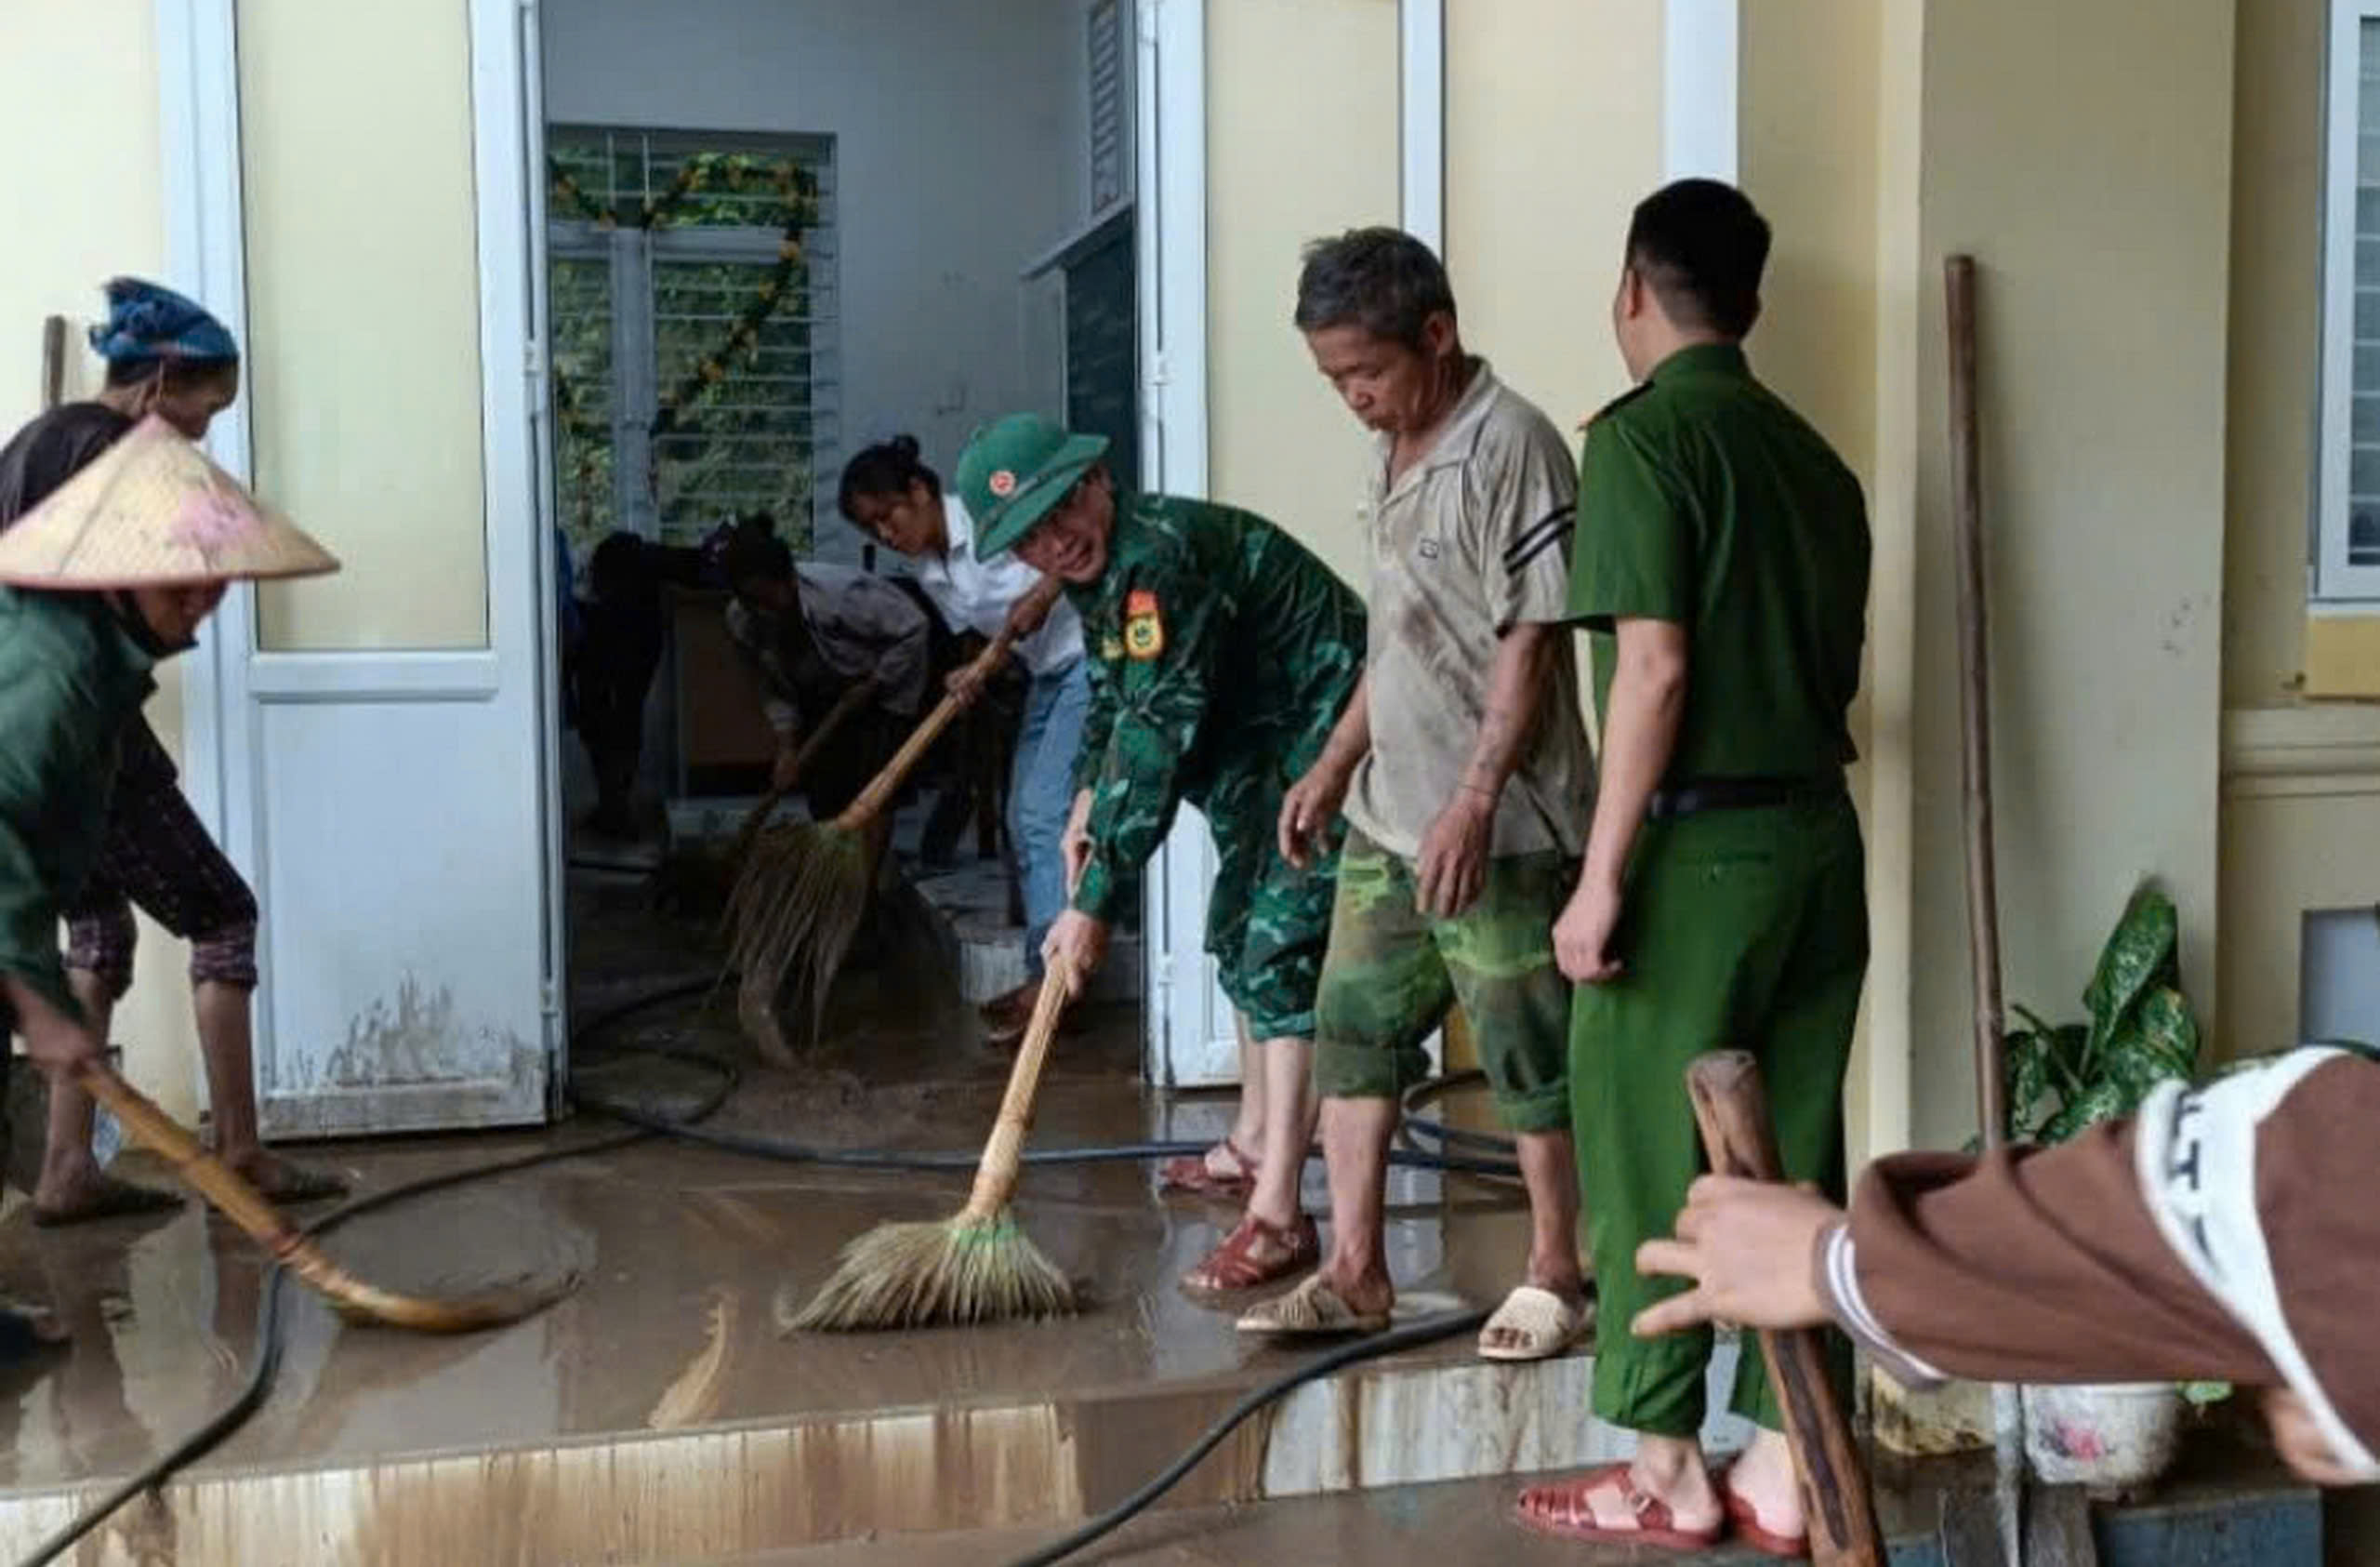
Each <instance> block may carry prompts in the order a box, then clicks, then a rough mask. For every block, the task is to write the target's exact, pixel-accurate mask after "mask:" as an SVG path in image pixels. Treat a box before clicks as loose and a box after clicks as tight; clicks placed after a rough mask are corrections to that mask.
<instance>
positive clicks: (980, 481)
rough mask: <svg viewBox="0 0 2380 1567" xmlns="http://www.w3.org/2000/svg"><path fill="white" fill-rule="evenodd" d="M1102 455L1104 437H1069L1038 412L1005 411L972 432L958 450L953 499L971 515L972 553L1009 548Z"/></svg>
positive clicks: (1048, 510) (1030, 528)
mask: <svg viewBox="0 0 2380 1567" xmlns="http://www.w3.org/2000/svg"><path fill="white" fill-rule="evenodd" d="M1106 455H1107V437H1105V436H1104V435H1069V434H1068V433H1066V432H1065V430H1064V428H1063V427H1062V426H1060V425H1059V424H1058V423H1057V422H1056V421H1054V420H1052V419H1046V418H1042V417H1041V416H1040V415H1038V414H1011V415H1009V416H1008V417H1007V418H998V419H994V420H993V421H992V422H991V423H989V424H987V425H985V426H984V427H983V428H982V429H981V430H978V431H977V432H975V433H974V436H973V438H972V439H971V440H970V441H969V442H968V443H967V449H966V450H965V451H963V452H961V453H959V499H960V500H961V501H963V502H965V504H966V507H967V512H968V515H970V516H972V517H973V518H974V519H975V553H976V554H977V555H979V556H985V557H988V556H992V555H997V554H1000V553H1002V552H1003V551H1009V550H1012V549H1014V548H1015V547H1016V546H1017V544H1018V542H1019V541H1020V540H1022V539H1023V538H1025V535H1026V534H1028V533H1031V532H1032V531H1033V525H1034V524H1036V523H1038V522H1039V521H1040V520H1041V519H1042V518H1043V517H1046V516H1048V515H1049V514H1050V509H1051V507H1053V506H1055V505H1057V504H1058V502H1059V501H1061V500H1064V498H1065V497H1066V492H1067V491H1068V490H1070V489H1072V488H1073V487H1074V483H1075V481H1076V480H1077V479H1079V478H1081V477H1082V476H1083V473H1084V472H1085V471H1087V470H1088V469H1089V468H1090V467H1091V464H1092V463H1094V462H1097V461H1098V460H1099V459H1100V458H1103V457H1104V456H1106Z"/></svg>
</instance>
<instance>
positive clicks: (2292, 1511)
mask: <svg viewBox="0 0 2380 1567" xmlns="http://www.w3.org/2000/svg"><path fill="white" fill-rule="evenodd" d="M1527 1483H1528V1482H1527V1481H1526V1480H1525V1479H1522V1478H1518V1477H1511V1476H1492V1477H1486V1478H1478V1479H1472V1480H1462V1481H1450V1482H1447V1483H1442V1484H1435V1485H1404V1486H1393V1487H1386V1488H1382V1489H1375V1490H1369V1491H1358V1492H1342V1493H1338V1494H1330V1495H1321V1496H1308V1497H1301V1498H1296V1499H1291V1500H1278V1501H1265V1502H1256V1503H1248V1504H1241V1505H1236V1506H1223V1507H1195V1508H1183V1509H1178V1510H1174V1511H1169V1512H1156V1513H1151V1514H1147V1515H1144V1516H1143V1517H1142V1518H1140V1519H1138V1520H1135V1521H1133V1522H1131V1523H1129V1524H1127V1525H1125V1526H1124V1528H1122V1529H1121V1530H1119V1531H1118V1532H1117V1533H1116V1534H1112V1535H1110V1536H1108V1537H1107V1538H1106V1539H1104V1540H1102V1541H1099V1542H1097V1543H1096V1544H1094V1545H1091V1546H1089V1547H1085V1548H1084V1549H1083V1550H1082V1551H1081V1552H1079V1553H1078V1555H1076V1556H1075V1557H1073V1558H1071V1559H1069V1560H1072V1561H1075V1562H1079V1563H1082V1564H1083V1567H1128V1564H1138V1563H1149V1564H1156V1563H1164V1564H1166V1567H1276V1564H1277V1567H1312V1564H1314V1563H1316V1562H1358V1561H1398V1562H1443V1563H1448V1564H1449V1567H1452V1564H1455V1563H1466V1564H1467V1563H1471V1562H1490V1561H1492V1562H1496V1563H1498V1564H1499V1567H1623V1564H1626V1563H1632V1562H1643V1561H1644V1560H1646V1553H1644V1552H1641V1551H1633V1550H1630V1549H1627V1548H1624V1547H1592V1546H1583V1545H1580V1544H1576V1543H1573V1542H1570V1541H1567V1540H1557V1539H1549V1538H1547V1537H1545V1536H1543V1535H1540V1534H1534V1533H1531V1532H1530V1531H1528V1530H1526V1529H1524V1528H1522V1527H1520V1526H1519V1525H1518V1524H1517V1523H1516V1522H1515V1521H1514V1518H1513V1507H1514V1499H1515V1497H1516V1496H1517V1495H1518V1494H1519V1493H1520V1491H1521V1489H1522V1488H1523V1487H1524V1486H1525V1485H1526V1484H1527ZM1988 1483H1989V1473H1988V1466H1983V1465H1979V1464H1978V1463H1977V1461H1974V1460H1959V1459H1951V1460H1928V1461H1926V1462H1924V1463H1923V1464H1919V1465H1914V1466H1910V1467H1906V1468H1902V1469H1896V1470H1895V1471H1893V1472H1892V1473H1891V1474H1889V1475H1881V1476H1880V1478H1879V1494H1878V1507H1879V1509H1880V1512H1881V1514H1882V1516H1883V1520H1884V1528H1885V1533H1886V1534H1887V1536H1888V1538H1889V1541H1890V1546H1891V1555H1892V1560H1893V1562H1894V1567H1941V1562H1942V1554H1941V1550H1940V1547H1939V1544H1938V1542H1937V1539H1936V1538H1935V1534H1936V1520H1937V1519H1938V1517H1939V1509H1940V1506H1941V1498H1942V1496H1943V1494H1944V1493H1945V1492H1946V1491H1947V1490H1950V1489H1954V1488H1956V1489H1971V1488H1975V1487H1977V1486H1982V1485H1988ZM2322 1523H2323V1514H2322V1506H2321V1496H2320V1494H2318V1493H2316V1492H2314V1491H2312V1490H2310V1489H2308V1488H2307V1487H2304V1486H2300V1485H2297V1484H2295V1483H2294V1481H2291V1480H2290V1479H2289V1478H2288V1477H2287V1476H2286V1475H2285V1474H2282V1473H2281V1472H2280V1471H2279V1470H2278V1469H2277V1468H2276V1467H2275V1466H2273V1465H2272V1463H2271V1462H2270V1460H2269V1458H2268V1456H2259V1455H2257V1454H2254V1453H2251V1452H2247V1451H2243V1450H2241V1449H2240V1448H2238V1447H2236V1446H2234V1445H2232V1444H2230V1443H2228V1442H2227V1441H2221V1440H2213V1441H2207V1442H2202V1443H2201V1444H2199V1445H2198V1447H2197V1449H2196V1451H2195V1452H2193V1453H2192V1454H2188V1455H2186V1456H2185V1459H2184V1461H2183V1464H2182V1466H2181V1467H2179V1468H2178V1469H2177V1470H2176V1472H2175V1477H2174V1478H2173V1480H2172V1481H2169V1483H2168V1484H2167V1485H2165V1486H2164V1487H2162V1489H2161V1494H2160V1495H2159V1496H2158V1497H2157V1499H2155V1500H2154V1501H2151V1502H2147V1503H2141V1504H2135V1505H2129V1506H2121V1507H2102V1508H2101V1509H2099V1511H2098V1512H2097V1514H2096V1519H2095V1525H2096V1526H2095V1534H2096V1542H2097V1545H2098V1549H2099V1560H2100V1561H2101V1562H2102V1563H2103V1564H2104V1567H2321V1562H2322V1560H2323V1555H2322V1550H2323V1531H2322ZM1055 1537H1056V1534H1055V1532H1053V1531H1051V1530H1046V1529H1045V1530H1033V1529H1006V1530H979V1531H974V1532H971V1533H966V1534H942V1535H917V1534H907V1535H897V1536H889V1537H879V1538H877V1539H873V1540H853V1541H846V1542H842V1543H840V1544H837V1545H832V1546H822V1547H811V1548H809V1549H803V1550H794V1551H783V1552H777V1553H774V1554H769V1555H761V1556H751V1557H745V1558H738V1559H734V1567H891V1564H893V1563H895V1562H898V1563H901V1564H902V1567H995V1564H997V1563H1000V1562H1009V1561H1014V1560H1018V1559H1020V1558H1022V1557H1024V1556H1025V1555H1026V1553H1028V1552H1031V1551H1033V1550H1036V1549H1038V1548H1039V1547H1043V1546H1045V1545H1047V1544H1049V1543H1050V1542H1051V1540H1052V1539H1054V1538H1055ZM1663 1560H1693V1561H1698V1562H1702V1563H1707V1564H1710V1567H1741V1564H1745V1563H1751V1562H1758V1561H1765V1560H1770V1559H1768V1558H1766V1557H1763V1556H1761V1555H1759V1554H1757V1553H1755V1552H1753V1551H1751V1550H1748V1549H1746V1548H1744V1547H1740V1546H1729V1545H1723V1546H1721V1547H1719V1548H1717V1549H1714V1550H1712V1551H1709V1552H1706V1553H1704V1554H1702V1555H1700V1556H1699V1557H1694V1558H1680V1557H1664V1558H1663ZM2359 1560H2360V1559H2359ZM721 1567H727V1564H725V1563H722V1564H721Z"/></svg>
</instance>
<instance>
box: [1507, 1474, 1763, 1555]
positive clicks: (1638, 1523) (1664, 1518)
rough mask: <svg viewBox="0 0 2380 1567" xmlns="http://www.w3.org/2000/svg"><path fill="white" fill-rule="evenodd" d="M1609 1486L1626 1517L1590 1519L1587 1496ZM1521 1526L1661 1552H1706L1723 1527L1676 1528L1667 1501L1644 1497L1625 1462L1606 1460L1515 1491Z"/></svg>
mask: <svg viewBox="0 0 2380 1567" xmlns="http://www.w3.org/2000/svg"><path fill="white" fill-rule="evenodd" d="M1606 1489H1609V1490H1611V1491H1613V1492H1615V1493H1616V1494H1618V1495H1619V1497H1620V1505H1621V1506H1622V1507H1626V1508H1627V1509H1628V1513H1629V1518H1630V1521H1629V1522H1627V1523H1624V1524H1606V1523H1598V1522H1596V1521H1595V1508H1594V1503H1593V1501H1592V1500H1591V1498H1592V1497H1593V1494H1595V1493H1596V1492H1598V1491H1602V1490H1606ZM1514 1510H1515V1511H1516V1512H1517V1513H1518V1515H1519V1518H1520V1521H1521V1525H1522V1527H1524V1528H1527V1529H1533V1530H1535V1531H1536V1532H1537V1533H1539V1534H1557V1535H1559V1536H1561V1537H1562V1538H1563V1539H1566V1540H1581V1541H1585V1542H1588V1543H1590V1544H1594V1545H1613V1546H1652V1547H1657V1548H1659V1549H1662V1550H1681V1551H1683V1550H1697V1551H1699V1550H1709V1549H1710V1548H1711V1547H1712V1546H1714V1545H1716V1544H1718V1543H1719V1537H1720V1535H1721V1534H1724V1533H1725V1532H1726V1531H1725V1529H1724V1527H1723V1526H1722V1525H1721V1524H1717V1523H1713V1524H1712V1525H1711V1526H1710V1527H1709V1528H1707V1529H1680V1528H1679V1527H1678V1526H1677V1519H1676V1516H1675V1515H1674V1514H1673V1513H1672V1512H1671V1511H1670V1505H1669V1504H1668V1503H1667V1502H1664V1501H1662V1500H1661V1499H1660V1498H1659V1497H1658V1496H1652V1495H1647V1494H1646V1492H1645V1490H1644V1488H1643V1487H1641V1486H1639V1485H1638V1484H1637V1483H1636V1477H1635V1475H1634V1474H1633V1472H1631V1470H1630V1467H1629V1466H1628V1465H1626V1464H1607V1465H1605V1466H1604V1467H1602V1468H1599V1469H1589V1470H1588V1471H1587V1472H1586V1473H1585V1474H1582V1475H1580V1476H1579V1478H1578V1479H1576V1480H1568V1481H1562V1482H1561V1483H1559V1484H1557V1485H1539V1486H1532V1487H1530V1488H1529V1489H1528V1490H1527V1491H1524V1492H1522V1493H1521V1499H1520V1503H1519V1506H1518V1507H1516V1508H1515V1509H1514Z"/></svg>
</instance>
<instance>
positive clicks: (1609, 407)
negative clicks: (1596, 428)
mask: <svg viewBox="0 0 2380 1567" xmlns="http://www.w3.org/2000/svg"><path fill="white" fill-rule="evenodd" d="M1652 390H1653V383H1652V382H1651V381H1638V382H1637V383H1636V384H1635V385H1634V386H1632V387H1630V388H1629V389H1628V390H1627V391H1625V392H1621V393H1620V395H1619V396H1617V397H1615V398H1613V399H1612V400H1611V401H1610V402H1608V403H1606V404H1605V405H1603V406H1602V407H1600V408H1597V409H1596V410H1595V411H1594V412H1593V413H1592V414H1589V415H1588V416H1587V417H1586V418H1582V419H1580V421H1579V428H1580V430H1585V429H1587V428H1588V427H1589V426H1591V425H1593V423H1594V422H1595V421H1596V420H1598V419H1606V418H1610V417H1611V416H1612V415H1613V414H1615V413H1617V412H1619V411H1620V409H1621V408H1624V407H1626V406H1627V405H1629V404H1631V403H1633V402H1634V401H1636V399H1638V398H1639V397H1642V396H1644V395H1645V393H1646V392H1650V391H1652Z"/></svg>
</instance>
